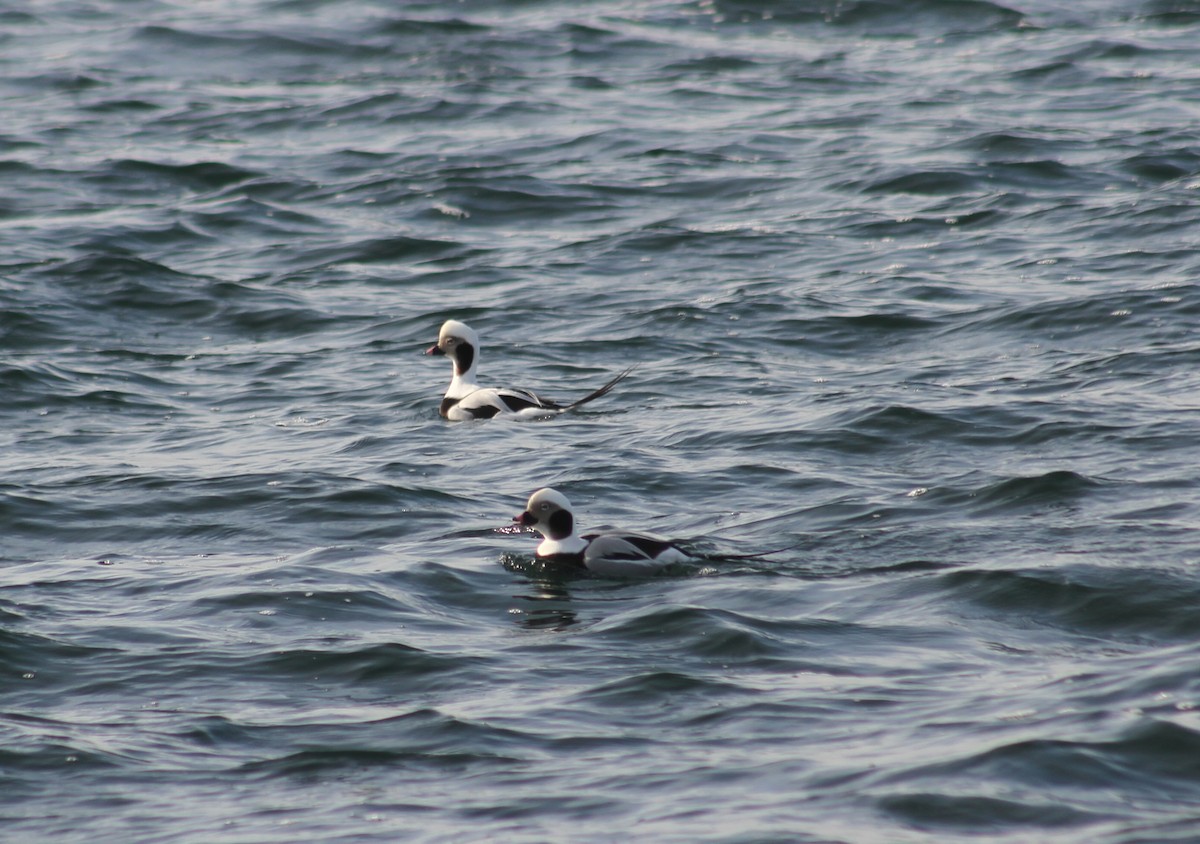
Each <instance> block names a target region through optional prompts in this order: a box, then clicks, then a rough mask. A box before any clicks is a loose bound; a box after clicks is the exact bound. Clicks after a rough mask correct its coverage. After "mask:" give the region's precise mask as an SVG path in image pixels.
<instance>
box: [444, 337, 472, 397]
mask: <svg viewBox="0 0 1200 844" xmlns="http://www.w3.org/2000/svg"><path fill="white" fill-rule="evenodd" d="M459 352H460V354H459V356H458V357H455V358H454V361H453V363H454V377H453V378H451V379H450V386H449V387H447V388H446V398H448V399H461V398H463V397H464V396H466V395H468V394H469V393H473V392H475V391H476V390H478V389H479V384H478V383H476V381H475V369H476V355H475V350H474V349H473V348H471V347H470V346H464V347H463V348H461V349H459ZM464 353H465V354H464ZM464 363H465V364H466V367H465V368H463V366H462V365H463V364H464Z"/></svg>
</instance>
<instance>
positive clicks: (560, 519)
mask: <svg viewBox="0 0 1200 844" xmlns="http://www.w3.org/2000/svg"><path fill="white" fill-rule="evenodd" d="M546 527H548V528H550V538H551V539H566V538H567V537H568V536H570V535H571V533H572V532H573V531H574V530H575V519H574V517H573V516H572V515H571V514H570V513H568V512H567V511H566V510H557V511H555V513H554V515H552V516H551V517H550V518H549V519H548V520H547V521H546Z"/></svg>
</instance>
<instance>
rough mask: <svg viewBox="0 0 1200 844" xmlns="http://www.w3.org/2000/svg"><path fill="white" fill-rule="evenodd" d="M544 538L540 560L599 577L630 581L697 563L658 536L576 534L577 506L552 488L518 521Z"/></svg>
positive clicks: (531, 502)
mask: <svg viewBox="0 0 1200 844" xmlns="http://www.w3.org/2000/svg"><path fill="white" fill-rule="evenodd" d="M513 521H514V522H516V523H517V524H519V525H522V526H524V527H532V528H534V529H536V530H537V531H538V533H540V534H541V535H542V536H543V537H544V538H543V539H542V542H541V544H540V545H538V547H537V558H538V559H539V560H544V561H546V562H553V563H562V564H565V565H573V566H580V567H582V568H584V569H587V570H588V571H589V572H592V573H594V574H599V575H604V576H609V577H630V576H637V575H645V574H653V573H654V572H655V571H657V570H659V569H661V568H662V567H664V566H667V565H670V564H671V563H679V562H683V561H684V560H688V559H691V558H692V555H690V554H688V553H687V552H686V551H684V550H683V549H682V548H680V547H679V546H678V545H676V544H675V543H673V542H671V541H669V540H666V539H662V538H661V537H657V536H650V535H647V534H644V533H628V532H625V531H609V532H605V533H589V534H584V535H582V536H580V535H579V534H578V533H576V529H575V515H574V513H573V512H572V510H571V502H570V501H568V500H567V497H566V496H565V495H563V494H562V493H561V492H559V491H558V490H555V489H551V488H549V487H546V488H544V489H539V490H538V491H537V492H535V493H534V494H533V495H531V496H529V501H528V502H526V504H525V510H524V511H522V512H521V513H520V514H519V515H517V516H514V517H513Z"/></svg>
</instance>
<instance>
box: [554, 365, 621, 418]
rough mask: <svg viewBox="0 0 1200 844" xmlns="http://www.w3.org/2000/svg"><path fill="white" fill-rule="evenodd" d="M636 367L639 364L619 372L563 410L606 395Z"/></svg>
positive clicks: (571, 408)
mask: <svg viewBox="0 0 1200 844" xmlns="http://www.w3.org/2000/svg"><path fill="white" fill-rule="evenodd" d="M636 368H637V364H634V365H633V366H631V367H629V368H628V369H626V370H624V371H623V372H620V373H618V375H617V377H616V378H614V379H612V380H611V381H609V382H608V383H607V384H605V385H604V386H603V387H601V388H600V389H598V390H593V391H592V392H590V393H588V394H587V395H586V396H584V397H583V398H581V399H579V401H573V402H571V403H570V404H568V405H566V406H565V407H563V408H562V409H563V411H564V412H565V411H568V410H574V409H575V408H577V407H581V406H582V405H585V404H587V403H588V402H590V401H594V400H595V399H598V398H600V397H601V396H603V395H605V394H606V393H607V392H608V391H609V390H611V389H612V388H613V387H615V386H617V384H619V383H620V382H622V381H624V380H625V377H626V376H627V375H629V373H631V372H633V370H634V369H636Z"/></svg>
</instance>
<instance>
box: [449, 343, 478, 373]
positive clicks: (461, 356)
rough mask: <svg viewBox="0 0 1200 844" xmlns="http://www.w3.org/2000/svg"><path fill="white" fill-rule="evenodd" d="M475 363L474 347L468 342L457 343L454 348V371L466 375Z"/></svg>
mask: <svg viewBox="0 0 1200 844" xmlns="http://www.w3.org/2000/svg"><path fill="white" fill-rule="evenodd" d="M473 363H475V347H474V346H472V345H471V344H470V343H459V344H458V346H456V347H455V349H454V372H455V374H456V375H466V374H467V372H469V371H470V369H471V365H472V364H473Z"/></svg>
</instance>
